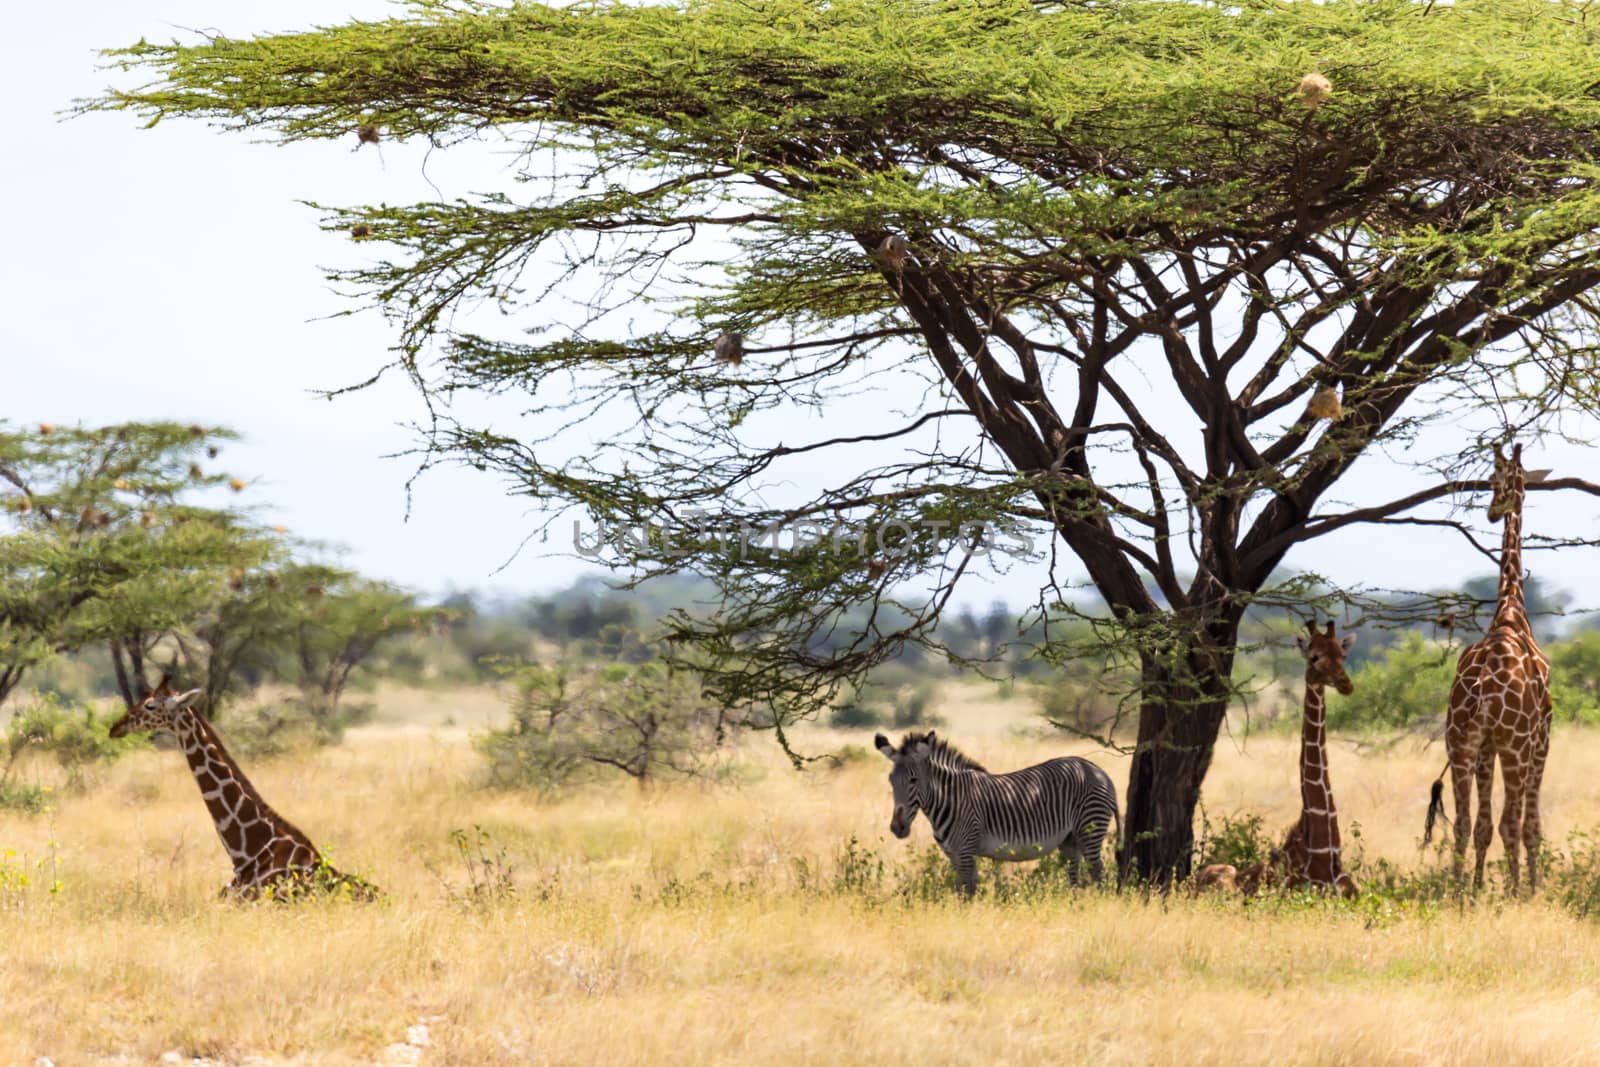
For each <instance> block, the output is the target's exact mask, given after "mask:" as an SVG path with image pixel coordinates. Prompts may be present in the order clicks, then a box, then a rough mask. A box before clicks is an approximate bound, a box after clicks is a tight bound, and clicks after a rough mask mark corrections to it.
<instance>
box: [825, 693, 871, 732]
mask: <svg viewBox="0 0 1600 1067" xmlns="http://www.w3.org/2000/svg"><path fill="white" fill-rule="evenodd" d="M828 722H829V724H830V725H831V726H832V727H833V728H834V729H836V730H864V729H867V728H869V727H874V726H881V725H883V715H882V713H881V712H879V711H878V710H877V709H876V708H870V707H868V706H866V705H865V704H862V703H861V702H860V701H859V700H847V701H845V702H844V703H842V704H840V705H839V706H838V707H836V708H834V709H833V712H832V714H830V715H829V717H828Z"/></svg>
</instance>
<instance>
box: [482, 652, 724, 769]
mask: <svg viewBox="0 0 1600 1067" xmlns="http://www.w3.org/2000/svg"><path fill="white" fill-rule="evenodd" d="M510 678H511V682H512V684H513V685H514V686H515V688H516V695H515V696H514V697H513V699H512V704H511V713H512V720H511V725H510V726H509V727H508V728H506V729H502V730H490V731H488V732H487V733H485V734H481V735H479V736H478V737H476V738H475V739H474V745H475V746H476V747H477V749H478V750H479V751H480V752H481V753H483V755H484V757H485V759H486V761H487V769H488V777H489V782H490V784H492V785H494V786H496V787H500V788H537V789H558V788H561V787H562V786H566V785H569V784H573V783H576V782H579V781H583V780H588V779H593V778H594V777H596V776H598V775H599V774H601V773H603V772H605V771H607V770H614V771H621V772H622V773H624V774H627V775H629V776H630V777H632V778H634V779H635V780H637V781H638V782H639V783H640V784H644V783H645V782H647V781H649V780H651V779H654V778H658V777H673V776H676V777H683V776H692V775H700V774H709V773H713V772H714V771H715V770H716V769H717V768H716V764H715V756H716V755H717V752H718V749H719V748H720V746H721V744H722V742H723V739H724V732H725V730H726V728H727V726H728V725H730V720H729V718H728V714H727V712H726V711H725V710H724V709H722V708H720V707H718V706H716V705H714V704H712V703H711V702H709V701H707V700H706V699H705V698H704V696H703V695H702V693H701V690H700V684H699V681H698V679H696V678H694V677H693V676H692V675H689V674H686V673H684V672H682V671H674V670H672V669H671V668H669V667H667V666H666V665H664V664H662V663H660V662H646V663H641V664H627V663H615V664H611V665H609V666H603V667H590V668H583V667H577V668H570V667H555V668H551V667H539V666H526V667H519V668H514V669H512V671H511V672H510Z"/></svg>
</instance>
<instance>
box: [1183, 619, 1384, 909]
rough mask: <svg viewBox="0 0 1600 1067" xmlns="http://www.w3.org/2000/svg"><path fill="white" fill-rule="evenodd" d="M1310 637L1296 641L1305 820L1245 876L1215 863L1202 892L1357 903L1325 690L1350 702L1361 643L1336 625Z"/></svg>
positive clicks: (1206, 871)
mask: <svg viewBox="0 0 1600 1067" xmlns="http://www.w3.org/2000/svg"><path fill="white" fill-rule="evenodd" d="M1306 630H1307V632H1308V634H1309V637H1296V638H1295V644H1297V645H1299V646H1300V654H1301V655H1302V656H1304V657H1305V659H1306V695H1305V705H1304V709H1303V712H1302V715H1301V719H1300V818H1299V820H1298V821H1296V822H1295V824H1294V826H1293V827H1291V828H1290V830H1289V835H1288V837H1287V838H1286V839H1285V840H1284V843H1283V848H1281V849H1273V850H1272V853H1271V855H1270V856H1268V858H1267V859H1264V860H1261V861H1259V862H1257V863H1255V864H1253V865H1251V866H1249V867H1246V868H1245V869H1244V870H1242V871H1239V870H1235V869H1234V868H1233V867H1232V866H1230V865H1229V864H1226V863H1213V864H1211V865H1210V866H1207V867H1204V868H1202V869H1201V870H1200V872H1199V874H1197V875H1196V876H1195V883H1194V884H1195V889H1196V891H1199V890H1203V889H1209V888H1218V889H1223V890H1228V889H1238V890H1241V891H1242V892H1244V893H1245V894H1246V895H1247V896H1248V895H1254V894H1255V893H1256V891H1257V890H1259V889H1261V888H1262V887H1263V886H1266V885H1269V884H1271V883H1272V882H1274V881H1281V882H1282V883H1283V884H1284V885H1286V886H1287V887H1289V888H1291V889H1292V888H1295V887H1297V886H1302V885H1313V886H1319V887H1324V888H1332V889H1334V890H1336V891H1337V892H1338V893H1339V895H1340V896H1342V897H1354V896H1355V895H1356V894H1357V892H1358V890H1357V889H1356V883H1355V879H1353V878H1351V877H1350V876H1349V875H1348V874H1346V873H1345V872H1344V869H1343V867H1342V866H1341V865H1340V862H1339V813H1338V811H1337V809H1335V808H1334V805H1333V783H1332V782H1330V781H1329V780H1328V735H1327V721H1328V720H1327V705H1326V702H1325V701H1324V699H1323V690H1324V689H1325V688H1326V687H1327V686H1330V685H1331V686H1333V687H1334V688H1335V689H1337V690H1339V692H1340V693H1342V694H1344V695H1345V696H1349V695H1350V693H1351V691H1352V690H1353V689H1354V686H1353V685H1352V684H1351V682H1350V675H1349V674H1347V673H1346V672H1345V669H1344V655H1345V653H1346V652H1348V651H1350V646H1351V645H1354V644H1355V643H1356V635H1355V634H1345V635H1344V638H1343V639H1342V640H1341V639H1340V638H1339V637H1338V636H1337V635H1336V634H1335V633H1334V625H1333V621H1332V620H1331V619H1330V620H1329V621H1328V629H1327V631H1326V632H1320V631H1318V630H1317V624H1316V622H1315V621H1314V620H1309V619H1308V620H1307V621H1306Z"/></svg>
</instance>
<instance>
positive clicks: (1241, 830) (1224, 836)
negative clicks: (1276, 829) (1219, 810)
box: [1195, 814, 1278, 870]
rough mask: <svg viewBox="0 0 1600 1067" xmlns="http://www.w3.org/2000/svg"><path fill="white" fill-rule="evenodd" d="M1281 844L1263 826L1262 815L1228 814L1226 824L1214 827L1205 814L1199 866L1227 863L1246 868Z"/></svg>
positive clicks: (1198, 848) (1197, 866) (1201, 819)
mask: <svg viewBox="0 0 1600 1067" xmlns="http://www.w3.org/2000/svg"><path fill="white" fill-rule="evenodd" d="M1277 847H1278V846H1277V843H1276V842H1274V841H1273V840H1271V839H1270V838H1269V837H1267V835H1266V833H1265V832H1264V831H1263V830H1262V823H1261V816H1259V815H1240V816H1237V817H1234V816H1231V815H1224V816H1223V817H1222V825H1221V826H1219V827H1216V828H1213V827H1212V825H1211V820H1210V819H1209V818H1207V817H1206V816H1205V815H1204V814H1202V815H1201V817H1200V838H1199V840H1198V841H1196V842H1195V853H1196V856H1197V858H1196V860H1195V866H1196V868H1199V867H1204V866H1207V865H1208V864H1212V863H1227V864H1231V865H1232V866H1234V867H1238V868H1240V869H1241V870H1242V869H1243V868H1245V867H1248V866H1250V865H1251V864H1253V863H1257V862H1259V861H1261V860H1264V859H1266V858H1267V856H1268V855H1269V854H1270V853H1271V852H1272V850H1273V849H1275V848H1277Z"/></svg>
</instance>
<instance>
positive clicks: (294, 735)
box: [221, 695, 373, 757]
mask: <svg viewBox="0 0 1600 1067" xmlns="http://www.w3.org/2000/svg"><path fill="white" fill-rule="evenodd" d="M372 710H373V705H372V704H370V703H365V702H355V701H341V702H339V703H338V704H336V705H334V706H333V707H331V708H330V707H328V706H327V705H326V702H324V701H320V700H317V699H316V698H315V697H312V698H306V697H303V696H299V695H296V696H291V697H287V698H285V699H283V700H279V701H274V702H272V703H269V704H258V705H256V706H255V707H253V708H250V709H248V710H244V711H239V712H234V713H230V714H229V715H228V716H227V718H226V719H225V720H224V721H223V722H222V723H221V728H222V730H221V732H222V733H223V735H224V740H225V741H226V743H227V745H228V748H229V749H230V750H231V751H233V752H236V753H238V754H239V755H243V756H254V757H264V756H280V755H283V754H284V753H286V752H294V751H299V750H302V749H307V748H318V747H321V746H323V745H336V744H338V743H339V742H341V741H343V740H344V734H345V731H346V730H348V729H349V728H350V727H352V726H359V725H360V724H361V723H363V722H366V721H367V720H368V719H370V718H371V717H372Z"/></svg>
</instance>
